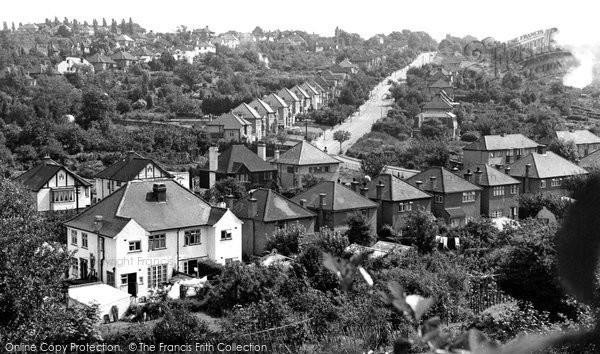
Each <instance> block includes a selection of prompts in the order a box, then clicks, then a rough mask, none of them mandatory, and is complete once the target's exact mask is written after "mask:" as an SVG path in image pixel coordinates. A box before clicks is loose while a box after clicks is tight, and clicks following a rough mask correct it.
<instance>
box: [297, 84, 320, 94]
mask: <svg viewBox="0 0 600 354" xmlns="http://www.w3.org/2000/svg"><path fill="white" fill-rule="evenodd" d="M300 88H301V89H303V90H304V91H306V93H307V94H308V95H309V96H310V97H312V96H314V95H318V94H319V91H317V89H315V88H314V87H312V86H311V85H310V84H308V82H305V83H303V84H302V85H300Z"/></svg>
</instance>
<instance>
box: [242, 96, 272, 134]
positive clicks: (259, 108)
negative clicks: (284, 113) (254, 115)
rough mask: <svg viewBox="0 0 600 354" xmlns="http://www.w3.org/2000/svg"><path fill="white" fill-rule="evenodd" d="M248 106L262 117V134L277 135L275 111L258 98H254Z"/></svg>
mask: <svg viewBox="0 0 600 354" xmlns="http://www.w3.org/2000/svg"><path fill="white" fill-rule="evenodd" d="M248 105H249V106H250V107H252V108H254V110H255V111H256V112H258V114H259V115H260V116H261V117H262V121H263V126H262V128H263V129H262V131H263V134H265V135H267V134H271V133H277V131H278V129H277V128H278V123H277V120H278V119H277V118H278V117H277V111H276V110H274V109H273V108H271V106H269V104H268V103H266V102H265V101H263V100H261V99H260V98H255V99H254V100H253V101H252V102H250V103H248Z"/></svg>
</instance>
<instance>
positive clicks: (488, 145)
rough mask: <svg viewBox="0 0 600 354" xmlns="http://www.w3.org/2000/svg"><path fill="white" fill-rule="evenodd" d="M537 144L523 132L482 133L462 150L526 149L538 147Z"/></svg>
mask: <svg viewBox="0 0 600 354" xmlns="http://www.w3.org/2000/svg"><path fill="white" fill-rule="evenodd" d="M538 146H539V144H538V143H536V142H535V141H533V140H531V139H529V138H528V137H526V136H525V135H523V134H506V135H484V136H482V137H480V138H479V139H477V140H475V141H474V142H472V143H471V144H469V145H467V146H465V147H464V148H463V150H477V151H495V150H508V149H528V148H535V147H538Z"/></svg>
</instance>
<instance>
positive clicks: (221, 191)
mask: <svg viewBox="0 0 600 354" xmlns="http://www.w3.org/2000/svg"><path fill="white" fill-rule="evenodd" d="M229 194H231V195H233V198H234V199H240V198H242V197H243V196H244V195H246V188H245V187H244V186H243V185H242V184H241V183H240V182H239V181H238V180H237V179H235V178H233V177H229V178H225V179H221V180H218V181H217V182H216V183H215V185H214V186H213V187H212V188H211V189H209V190H207V191H206V192H205V193H204V199H206V200H208V201H210V202H211V203H218V202H219V201H222V200H223V198H225V196H227V195H229Z"/></svg>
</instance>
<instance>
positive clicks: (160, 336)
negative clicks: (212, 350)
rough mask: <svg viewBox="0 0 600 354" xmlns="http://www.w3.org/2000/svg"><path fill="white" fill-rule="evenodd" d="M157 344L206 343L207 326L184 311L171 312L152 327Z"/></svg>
mask: <svg viewBox="0 0 600 354" xmlns="http://www.w3.org/2000/svg"><path fill="white" fill-rule="evenodd" d="M153 334H154V338H155V340H156V342H158V343H164V344H184V343H191V342H202V341H206V339H207V337H208V336H207V334H208V325H207V324H206V322H204V321H201V320H199V319H198V318H197V317H195V316H194V315H192V314H190V313H188V312H186V311H184V310H171V311H169V312H167V314H166V315H165V317H164V318H163V319H162V320H160V321H159V322H158V323H157V324H156V326H155V327H154V331H153Z"/></svg>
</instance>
